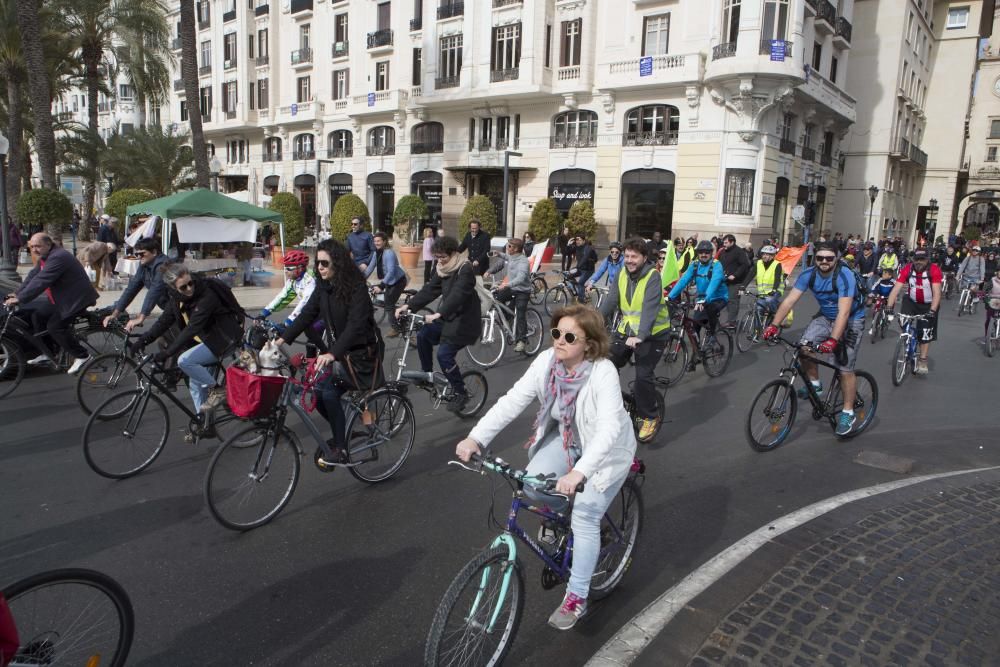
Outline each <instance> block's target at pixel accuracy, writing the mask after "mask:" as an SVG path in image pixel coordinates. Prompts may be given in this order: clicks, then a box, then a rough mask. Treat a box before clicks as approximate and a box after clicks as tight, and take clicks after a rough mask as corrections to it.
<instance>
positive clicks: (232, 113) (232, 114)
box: [226, 109, 236, 120]
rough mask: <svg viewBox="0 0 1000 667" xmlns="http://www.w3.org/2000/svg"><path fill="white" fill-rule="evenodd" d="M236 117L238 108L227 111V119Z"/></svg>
mask: <svg viewBox="0 0 1000 667" xmlns="http://www.w3.org/2000/svg"><path fill="white" fill-rule="evenodd" d="M234 118H236V109H230V110H229V111H226V120H233V119H234Z"/></svg>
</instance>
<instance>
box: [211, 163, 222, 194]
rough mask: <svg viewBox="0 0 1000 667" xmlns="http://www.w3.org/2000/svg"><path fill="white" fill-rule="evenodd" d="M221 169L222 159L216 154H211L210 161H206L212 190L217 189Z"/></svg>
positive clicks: (215, 190)
mask: <svg viewBox="0 0 1000 667" xmlns="http://www.w3.org/2000/svg"><path fill="white" fill-rule="evenodd" d="M221 171H222V161H221V160H219V156H218V155H213V156H212V160H211V162H209V163H208V173H209V174H211V176H212V192H218V191H219V172H221Z"/></svg>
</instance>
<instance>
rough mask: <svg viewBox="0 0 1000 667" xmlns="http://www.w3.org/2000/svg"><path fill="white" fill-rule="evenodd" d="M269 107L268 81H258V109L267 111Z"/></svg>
mask: <svg viewBox="0 0 1000 667" xmlns="http://www.w3.org/2000/svg"><path fill="white" fill-rule="evenodd" d="M267 106H268V91H267V79H260V80H259V81H257V108H258V109H266V108H267Z"/></svg>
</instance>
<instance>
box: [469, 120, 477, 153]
mask: <svg viewBox="0 0 1000 667" xmlns="http://www.w3.org/2000/svg"><path fill="white" fill-rule="evenodd" d="M475 147H476V119H475V118H470V119H469V150H470V151H471V150H473V149H474V148H475Z"/></svg>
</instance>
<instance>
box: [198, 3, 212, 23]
mask: <svg viewBox="0 0 1000 667" xmlns="http://www.w3.org/2000/svg"><path fill="white" fill-rule="evenodd" d="M197 5H198V6H197V7H196V9H197V10H198V11H197V14H198V23H208V22H209V20H210V19H211V14H209V8H208V0H205V2H199V3H197Z"/></svg>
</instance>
